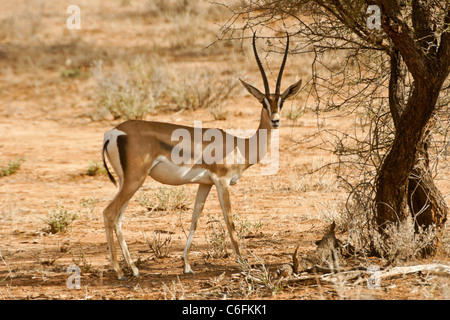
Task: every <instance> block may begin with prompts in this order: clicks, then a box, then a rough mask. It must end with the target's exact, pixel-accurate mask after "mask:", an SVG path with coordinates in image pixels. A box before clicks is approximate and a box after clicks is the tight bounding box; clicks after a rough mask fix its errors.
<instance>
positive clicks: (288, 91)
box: [281, 79, 302, 100]
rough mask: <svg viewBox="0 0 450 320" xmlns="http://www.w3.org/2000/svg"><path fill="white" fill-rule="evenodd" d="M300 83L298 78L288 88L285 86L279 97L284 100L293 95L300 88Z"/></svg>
mask: <svg viewBox="0 0 450 320" xmlns="http://www.w3.org/2000/svg"><path fill="white" fill-rule="evenodd" d="M301 85H302V79H300V80H299V81H298V82H297V83H294V84H293V85H291V86H290V87H289V88H287V89H286V90H285V91H284V92H283V94H282V95H281V98H282V99H283V100H286V99H288V98H290V97H292V96H293V95H295V94H296V93H297V92H298V90H300V87H301Z"/></svg>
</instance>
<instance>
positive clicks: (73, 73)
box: [61, 68, 81, 78]
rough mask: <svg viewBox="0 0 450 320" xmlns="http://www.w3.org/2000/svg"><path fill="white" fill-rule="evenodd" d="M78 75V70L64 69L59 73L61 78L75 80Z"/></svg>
mask: <svg viewBox="0 0 450 320" xmlns="http://www.w3.org/2000/svg"><path fill="white" fill-rule="evenodd" d="M80 75H81V70H80V68H73V69H72V68H71V69H64V70H63V71H61V77H62V78H77V77H79V76H80Z"/></svg>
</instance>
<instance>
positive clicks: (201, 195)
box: [182, 184, 212, 273]
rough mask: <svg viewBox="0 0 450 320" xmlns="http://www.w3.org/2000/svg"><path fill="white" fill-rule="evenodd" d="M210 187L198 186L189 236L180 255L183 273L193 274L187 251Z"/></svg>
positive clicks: (205, 185)
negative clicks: (182, 262)
mask: <svg viewBox="0 0 450 320" xmlns="http://www.w3.org/2000/svg"><path fill="white" fill-rule="evenodd" d="M211 187H212V184H199V186H198V191H197V196H196V197H195V205H194V211H193V212H192V221H191V230H190V231H189V236H188V239H187V242H186V246H185V248H184V251H183V255H182V258H183V261H184V273H194V271H192V268H191V265H190V264H189V257H188V256H189V249H190V247H191V244H192V239H193V238H194V233H195V230H196V229H197V222H198V219H200V216H201V215H202V212H203V208H204V207H205V202H206V198H207V197H208V194H209V191H210V190H211Z"/></svg>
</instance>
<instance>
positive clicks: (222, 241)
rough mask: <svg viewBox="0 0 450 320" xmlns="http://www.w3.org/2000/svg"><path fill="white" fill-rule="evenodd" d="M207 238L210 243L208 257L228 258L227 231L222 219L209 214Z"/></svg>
mask: <svg viewBox="0 0 450 320" xmlns="http://www.w3.org/2000/svg"><path fill="white" fill-rule="evenodd" d="M208 217H209V221H208V222H207V228H208V231H207V234H206V240H207V243H208V251H207V252H206V258H226V257H228V255H229V254H228V252H227V231H226V230H225V228H224V227H223V225H222V223H221V221H220V220H218V219H215V218H214V217H212V216H211V215H208Z"/></svg>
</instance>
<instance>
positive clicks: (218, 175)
mask: <svg viewBox="0 0 450 320" xmlns="http://www.w3.org/2000/svg"><path fill="white" fill-rule="evenodd" d="M255 41H256V37H255V35H253V51H254V54H255V58H256V62H257V63H258V67H259V70H260V72H261V76H262V79H263V82H264V89H265V92H264V93H262V92H260V91H259V90H258V89H256V88H255V87H253V86H251V85H249V84H247V83H245V82H244V81H242V80H241V82H242V84H243V85H244V87H245V88H246V89H247V90H248V92H250V93H251V94H252V95H253V96H254V97H255V98H256V99H258V101H259V102H260V103H261V104H262V110H261V121H260V124H259V127H258V130H257V131H256V133H255V136H256V138H259V136H260V135H261V132H263V131H264V135H265V136H264V138H266V140H265V141H266V145H264V144H262V145H261V144H260V143H258V146H257V147H256V149H257V159H256V161H254V162H251V161H249V158H250V157H251V156H252V155H250V154H249V150H250V147H251V146H250V143H252V142H253V141H255V140H252V138H251V137H250V138H248V139H243V138H239V137H236V136H232V135H230V134H228V133H226V132H224V131H222V130H220V129H214V130H218V131H219V132H220V133H221V134H222V138H220V139H219V141H215V142H216V143H220V147H223V151H224V152H223V153H222V154H223V155H224V158H225V156H226V154H227V152H228V153H229V151H230V150H229V149H227V148H226V146H225V145H226V144H227V142H229V141H232V142H233V143H234V146H236V145H245V154H244V158H245V161H241V163H226V162H227V161H216V162H214V163H205V162H201V163H198V161H188V163H179V161H173V159H172V156H173V154H174V151H175V150H174V149H175V148H176V141H173V136H172V135H173V133H174V131H175V130H179V129H181V130H185V131H186V132H188V133H189V134H190V137H191V140H190V141H189V142H188V144H190V148H188V150H192V152H191V153H190V154H188V155H187V156H188V158H190V159H194V153H196V152H201V153H203V152H204V151H205V147H206V146H207V145H208V144H209V142H208V141H204V139H201V140H198V139H194V138H193V137H194V136H195V134H196V133H195V131H196V130H198V129H197V128H194V127H187V126H181V125H176V124H171V123H163V122H154V121H137V120H134V121H133V120H130V121H126V122H124V123H122V124H120V125H118V126H117V127H115V128H114V129H112V130H110V131H108V132H106V133H105V138H104V143H103V150H102V157H103V162H104V165H105V167H106V168H107V165H106V162H105V154H106V156H107V158H108V160H109V163H110V164H111V166H112V168H113V170H114V172H115V173H116V175H117V176H118V178H119V191H118V192H117V194H116V195H115V197H114V199H113V200H112V201H111V203H109V205H108V206H107V207H106V208H105V210H104V211H103V217H104V222H105V229H106V238H107V241H108V248H109V254H110V258H111V264H112V267H113V269H114V270H115V271H116V272H117V275H118V277H119V279H122V278H123V276H124V274H123V272H122V270H121V269H120V267H119V263H118V261H117V254H116V249H115V245H114V238H113V230H114V231H115V233H116V236H117V239H118V242H119V245H120V248H121V249H122V253H123V256H124V258H125V261H126V263H127V264H128V266H129V267H130V268H131V270H132V271H133V275H134V276H135V277H137V276H139V271H138V269H137V267H136V266H135V265H134V263H133V262H132V260H131V256H130V253H129V251H128V247H127V244H126V242H125V239H124V236H123V232H122V218H123V213H124V211H125V208H126V207H127V204H128V202H129V201H130V199H131V198H132V196H133V195H134V194H135V192H136V191H137V190H138V189H139V188H140V187H141V186H142V184H143V183H144V181H145V179H146V177H147V175H149V176H151V177H152V178H153V179H155V180H156V181H159V182H161V183H164V184H169V185H184V184H198V185H199V186H198V191H197V195H196V199H195V204H194V211H193V213H192V222H191V228H190V232H189V236H188V239H187V243H186V246H185V248H184V252H183V255H182V258H183V261H184V272H185V273H193V271H192V269H191V266H190V264H189V259H188V254H189V248H190V246H191V243H192V239H193V237H194V232H195V230H196V227H197V222H198V219H199V218H200V215H201V213H202V210H203V207H204V205H205V201H206V198H207V196H208V194H209V191H210V190H211V187H212V186H213V185H215V186H216V188H217V192H218V196H219V202H220V206H221V208H222V212H223V216H224V218H225V223H226V226H227V229H228V233H229V236H230V239H231V244H232V246H233V250H234V253H235V254H236V256H237V257H240V250H239V244H238V239H237V235H236V231H235V228H234V224H233V221H232V213H231V201H230V193H229V190H228V188H229V186H230V185H233V184H236V183H237V181H238V180H239V178H240V177H241V176H242V174H243V172H244V171H245V170H246V169H247V168H249V167H250V166H251V165H252V164H254V163H256V162H259V161H260V160H261V159H262V157H264V156H265V155H266V153H267V152H268V150H269V149H270V140H271V135H270V132H271V130H272V129H277V128H279V127H280V110H281V108H282V106H283V102H284V101H285V100H286V99H287V98H289V97H291V96H293V95H295V94H296V93H297V92H298V90H299V89H300V85H301V80H300V81H298V82H297V83H295V84H293V85H291V86H290V87H289V88H287V89H286V91H284V92H283V93H282V94H280V85H281V78H282V75H283V69H284V66H285V63H286V58H287V53H288V50H289V36H288V38H287V44H286V50H285V52H284V57H283V62H282V64H281V68H280V72H279V75H278V79H277V84H276V91H275V94H271V93H270V91H269V83H268V80H267V77H266V74H265V72H264V69H263V66H262V64H261V61H260V60H259V57H258V53H257V51H256V46H255ZM201 130H202V131H201V133H202V136H203V133H204V132H206V130H207V129H206V128H205V129H201ZM261 138H262V137H261ZM216 139H217V137H216ZM258 141H260V139H258ZM253 147H254V146H253ZM253 149H254V148H253ZM177 152H178V151H177ZM233 152H234V150H233ZM175 153H176V152H175ZM184 156H186V155H184ZM107 173H108V176H109V178H110V179H111V181H112V182H113V183H114V184H116V181H115V180H114V178H113V176H112V175H111V173H110V172H109V170H108V171H107Z"/></svg>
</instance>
